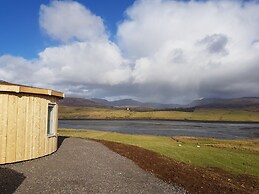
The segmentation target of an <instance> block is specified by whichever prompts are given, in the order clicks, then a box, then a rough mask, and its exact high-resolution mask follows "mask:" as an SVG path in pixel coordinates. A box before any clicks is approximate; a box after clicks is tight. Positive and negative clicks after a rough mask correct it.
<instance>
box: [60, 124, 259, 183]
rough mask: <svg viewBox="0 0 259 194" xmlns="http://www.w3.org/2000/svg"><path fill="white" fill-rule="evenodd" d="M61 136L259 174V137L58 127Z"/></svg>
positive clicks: (236, 172) (240, 172) (191, 162)
mask: <svg viewBox="0 0 259 194" xmlns="http://www.w3.org/2000/svg"><path fill="white" fill-rule="evenodd" d="M58 133H59V135H60V136H68V137H81V138H91V139H99V140H107V141H113V142H119V143H124V144H130V145H135V146H139V147H142V148H144V149H147V150H151V151H154V152H157V153H159V154H162V155H164V156H167V157H169V158H172V159H175V160H177V161H181V162H185V163H189V164H192V165H197V166H202V167H217V168H221V169H224V170H226V171H228V172H231V173H234V174H248V175H253V176H257V177H258V178H259V140H219V139H210V138H190V137H172V138H171V137H162V136H144V135H127V134H120V133H114V132H103V131H94V130H74V129H59V131H58Z"/></svg>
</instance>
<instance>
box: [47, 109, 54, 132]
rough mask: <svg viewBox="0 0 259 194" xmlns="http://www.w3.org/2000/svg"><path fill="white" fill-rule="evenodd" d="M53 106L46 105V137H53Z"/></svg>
mask: <svg viewBox="0 0 259 194" xmlns="http://www.w3.org/2000/svg"><path fill="white" fill-rule="evenodd" d="M54 107H55V105H54V104H49V105H48V126H47V133H48V136H53V135H54V126H55V122H54V121H55V114H54V113H55V111H54V110H55V109H54Z"/></svg>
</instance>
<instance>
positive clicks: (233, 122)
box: [58, 118, 259, 124]
mask: <svg viewBox="0 0 259 194" xmlns="http://www.w3.org/2000/svg"><path fill="white" fill-rule="evenodd" d="M58 120H92V121H95V120H96V121H176V122H190V123H222V124H225V123H229V124H259V122H258V121H219V120H218V121H215V120H185V119H182V120H181V119H147V118H145V119H143V118H137V119H136V118H134V119H125V118H106V119H104V118H65V119H64V118H61V119H60V118H59V119H58Z"/></svg>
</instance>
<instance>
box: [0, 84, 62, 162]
mask: <svg viewBox="0 0 259 194" xmlns="http://www.w3.org/2000/svg"><path fill="white" fill-rule="evenodd" d="M63 97H64V94H63V93H61V92H57V91H54V90H48V89H42V88H34V87H28V86H23V85H17V84H11V83H7V82H2V81H0V164H6V163H12V162H18V161H24V160H30V159H34V158H38V157H41V156H45V155H48V154H51V153H53V152H55V151H56V150H57V139H58V137H57V128H58V100H59V99H61V98H63Z"/></svg>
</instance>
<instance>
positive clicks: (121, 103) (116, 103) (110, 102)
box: [91, 98, 181, 109]
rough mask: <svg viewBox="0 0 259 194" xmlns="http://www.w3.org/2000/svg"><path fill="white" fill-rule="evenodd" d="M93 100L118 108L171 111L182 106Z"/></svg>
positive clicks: (134, 101) (131, 101)
mask: <svg viewBox="0 0 259 194" xmlns="http://www.w3.org/2000/svg"><path fill="white" fill-rule="evenodd" d="M91 100H93V101H95V102H98V103H102V104H105V105H107V106H116V107H135V108H136V107H142V108H152V109H166V108H168V109H170V108H178V107H180V106H181V105H178V104H161V103H152V102H147V103H143V102H139V101H136V100H132V99H122V100H115V101H108V100H104V99H99V98H92V99H91Z"/></svg>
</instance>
